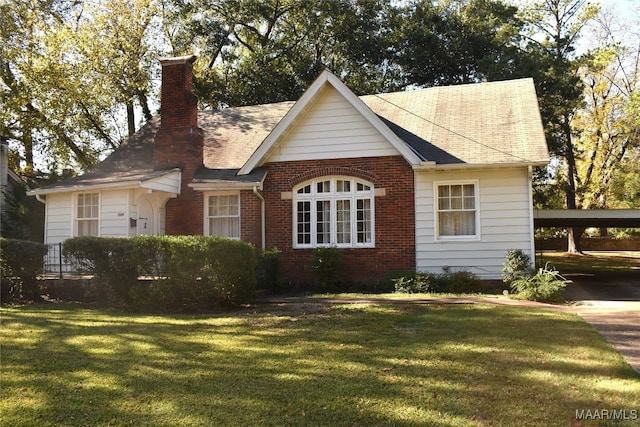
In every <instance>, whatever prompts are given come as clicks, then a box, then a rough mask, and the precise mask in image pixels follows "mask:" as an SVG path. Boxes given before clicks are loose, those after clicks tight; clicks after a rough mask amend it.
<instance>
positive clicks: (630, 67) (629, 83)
mask: <svg viewBox="0 0 640 427" xmlns="http://www.w3.org/2000/svg"><path fill="white" fill-rule="evenodd" d="M613 25H616V24H615V22H614V17H613V15H611V14H610V13H601V14H600V16H599V17H598V19H597V20H596V22H595V25H594V31H593V33H592V34H593V38H594V43H595V44H596V49H595V50H594V52H593V54H592V55H591V56H590V58H589V60H588V61H585V63H584V65H583V66H582V67H581V68H580V76H581V78H582V81H583V84H584V95H585V106H584V108H582V109H580V110H579V111H578V112H577V114H576V117H575V119H574V122H573V130H574V132H575V134H576V135H577V136H578V139H577V141H576V163H577V167H576V184H577V195H576V196H577V204H578V205H579V206H581V207H582V208H584V209H589V208H601V209H602V208H608V207H611V206H629V204H630V203H633V200H632V199H633V196H632V195H631V194H629V193H626V194H625V193H624V192H622V193H621V192H617V191H614V184H615V185H617V186H622V188H625V187H626V188H630V187H628V186H627V185H625V183H624V181H621V179H620V177H621V176H622V177H626V180H628V183H629V185H633V183H634V182H635V183H636V184H637V178H634V176H633V173H632V172H633V165H634V163H635V162H637V159H638V157H639V154H640V141H639V139H640V128H639V126H638V125H639V124H640V122H639V121H638V114H639V113H640V111H639V110H638V109H637V105H635V104H634V101H633V100H634V96H637V94H638V93H639V91H638V84H639V83H640V81H639V78H640V74H639V72H640V70H639V69H638V64H639V62H638V61H639V60H640V49H639V45H638V43H639V42H640V37H639V36H638V35H637V34H636V35H634V34H631V33H628V32H626V33H625V32H623V31H621V30H618V31H614V30H613V29H612V26H613ZM620 35H622V37H621V38H620V39H619V38H618V37H620ZM623 41H624V42H623ZM625 42H626V43H625ZM636 167H637V165H636ZM630 172H631V173H630ZM637 172H638V169H635V174H636V175H637ZM636 197H637V196H636Z"/></svg>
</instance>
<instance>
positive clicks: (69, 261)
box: [44, 243, 81, 278]
mask: <svg viewBox="0 0 640 427" xmlns="http://www.w3.org/2000/svg"><path fill="white" fill-rule="evenodd" d="M47 248H48V250H47V254H46V255H45V257H44V273H45V274H55V275H57V276H59V277H60V278H62V276H63V275H64V274H77V273H79V272H80V270H81V268H80V264H79V263H78V261H77V260H76V259H74V258H69V257H65V256H63V254H62V243H52V244H49V245H47Z"/></svg>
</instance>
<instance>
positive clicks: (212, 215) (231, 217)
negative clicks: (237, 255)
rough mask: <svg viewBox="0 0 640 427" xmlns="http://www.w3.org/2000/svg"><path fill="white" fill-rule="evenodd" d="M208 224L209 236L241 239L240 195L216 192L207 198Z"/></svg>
mask: <svg viewBox="0 0 640 427" xmlns="http://www.w3.org/2000/svg"><path fill="white" fill-rule="evenodd" d="M206 219H207V220H206V225H207V230H206V232H207V234H208V235H209V236H220V237H228V238H230V239H238V240H239V239H240V195H239V194H238V193H233V194H216V195H210V196H208V198H207V207H206Z"/></svg>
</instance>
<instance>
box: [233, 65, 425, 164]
mask: <svg viewBox="0 0 640 427" xmlns="http://www.w3.org/2000/svg"><path fill="white" fill-rule="evenodd" d="M329 85H330V86H332V87H333V88H334V89H336V90H337V91H338V93H340V95H342V96H343V97H344V98H345V99H346V100H347V101H348V102H349V103H350V104H351V105H352V106H353V107H354V108H355V109H356V110H357V111H358V112H359V113H360V114H362V116H363V117H364V118H365V119H366V120H368V121H369V123H371V125H372V126H373V127H374V128H375V129H377V130H378V132H380V133H381V134H382V135H383V136H384V137H385V138H386V139H387V140H388V141H389V143H390V144H391V145H392V146H393V147H394V148H395V149H396V150H398V152H399V153H400V154H401V155H402V156H403V157H404V158H405V159H406V160H407V162H409V163H410V164H419V163H420V158H419V156H417V155H416V153H414V152H413V150H412V149H411V146H410V145H408V144H406V143H405V142H404V141H403V140H402V139H400V137H398V135H396V134H395V133H394V132H393V131H391V129H389V127H388V126H386V125H385V124H384V122H383V121H382V120H381V119H380V117H378V116H377V115H376V114H375V113H374V112H373V111H371V109H370V108H367V106H366V105H365V104H364V103H363V102H362V100H361V99H360V98H358V97H357V96H356V95H355V94H354V93H353V92H352V91H351V90H349V88H347V86H345V84H344V83H342V81H340V79H338V78H337V77H336V76H335V75H334V74H332V73H331V72H330V71H329V70H324V71H323V72H322V73H321V74H320V76H318V78H317V79H316V80H315V81H314V82H313V83H312V84H311V86H309V88H308V89H307V90H306V91H305V93H304V94H302V96H301V97H300V99H299V100H298V101H297V102H296V103H295V104H294V105H293V107H291V109H290V110H289V111H288V112H287V114H286V115H285V116H284V117H283V118H282V120H281V121H280V122H278V124H277V125H276V126H275V128H274V129H273V131H272V132H271V133H270V134H269V136H267V138H266V139H265V140H264V141H262V143H261V144H260V146H259V147H258V149H257V150H255V151H254V152H253V154H252V155H251V156H250V157H249V158H248V160H247V162H246V163H245V164H244V165H243V166H242V167H241V168H240V170H239V171H238V175H244V174H247V173H249V172H251V171H252V170H253V169H254V168H255V167H257V166H260V165H261V164H262V163H263V162H264V161H265V160H267V159H268V157H269V154H270V153H271V152H272V151H273V150H274V148H275V147H277V145H278V143H279V142H281V140H282V137H283V136H284V135H285V134H286V133H287V131H288V130H290V129H291V128H292V127H294V126H295V124H296V121H297V120H298V119H299V118H300V117H301V116H303V115H304V113H305V112H306V111H307V110H308V108H309V107H311V106H312V105H313V103H314V101H315V99H316V98H317V97H319V96H320V94H321V93H322V91H323V90H324V89H325V88H326V87H327V86H329Z"/></svg>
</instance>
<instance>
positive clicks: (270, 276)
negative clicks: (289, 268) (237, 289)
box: [256, 248, 282, 293]
mask: <svg viewBox="0 0 640 427" xmlns="http://www.w3.org/2000/svg"><path fill="white" fill-rule="evenodd" d="M281 256H282V252H281V251H280V249H278V248H271V249H263V250H261V251H260V252H259V253H258V265H257V272H256V276H257V281H258V288H260V289H266V290H267V291H269V292H271V293H278V292H280V291H281V289H280V267H281Z"/></svg>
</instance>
